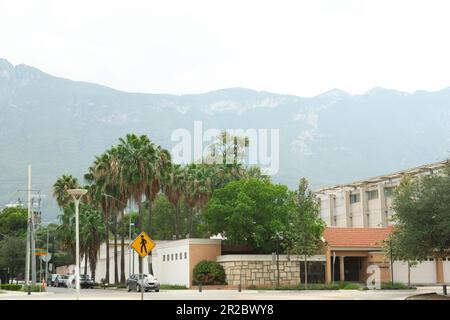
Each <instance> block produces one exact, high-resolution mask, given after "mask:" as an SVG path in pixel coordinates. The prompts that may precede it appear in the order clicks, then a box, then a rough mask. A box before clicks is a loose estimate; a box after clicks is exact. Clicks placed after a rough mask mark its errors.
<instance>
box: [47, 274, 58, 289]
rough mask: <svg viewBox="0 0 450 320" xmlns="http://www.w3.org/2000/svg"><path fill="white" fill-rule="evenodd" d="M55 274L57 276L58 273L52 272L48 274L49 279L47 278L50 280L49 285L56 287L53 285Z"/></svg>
mask: <svg viewBox="0 0 450 320" xmlns="http://www.w3.org/2000/svg"><path fill="white" fill-rule="evenodd" d="M57 276H59V274H57V273H53V274H51V275H50V279H49V280H50V283H49V285H50V286H52V287H56V286H55V280H56V277H57Z"/></svg>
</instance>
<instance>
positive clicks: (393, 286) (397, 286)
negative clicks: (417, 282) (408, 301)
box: [381, 282, 416, 290]
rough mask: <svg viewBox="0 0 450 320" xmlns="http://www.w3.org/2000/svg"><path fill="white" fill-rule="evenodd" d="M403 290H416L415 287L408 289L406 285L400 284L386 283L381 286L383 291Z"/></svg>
mask: <svg viewBox="0 0 450 320" xmlns="http://www.w3.org/2000/svg"><path fill="white" fill-rule="evenodd" d="M401 289H416V288H415V287H408V286H407V285H406V284H403V283H400V282H394V283H393V284H392V283H391V282H384V283H382V284H381V290H401Z"/></svg>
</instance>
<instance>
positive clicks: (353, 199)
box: [350, 193, 361, 203]
mask: <svg viewBox="0 0 450 320" xmlns="http://www.w3.org/2000/svg"><path fill="white" fill-rule="evenodd" d="M360 198H361V195H360V194H359V193H355V194H351V195H350V203H357V202H359V201H360Z"/></svg>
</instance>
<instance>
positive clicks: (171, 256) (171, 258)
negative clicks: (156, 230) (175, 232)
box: [170, 253, 173, 261]
mask: <svg viewBox="0 0 450 320" xmlns="http://www.w3.org/2000/svg"><path fill="white" fill-rule="evenodd" d="M170 260H172V261H173V253H172V254H170Z"/></svg>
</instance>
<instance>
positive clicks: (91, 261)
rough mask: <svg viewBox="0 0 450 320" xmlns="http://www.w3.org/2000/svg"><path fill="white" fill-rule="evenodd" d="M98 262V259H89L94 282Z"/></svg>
mask: <svg viewBox="0 0 450 320" xmlns="http://www.w3.org/2000/svg"><path fill="white" fill-rule="evenodd" d="M96 260H97V259H96V258H94V257H92V256H91V257H90V259H89V266H90V267H91V278H92V281H94V282H95V268H96V264H97V261H96Z"/></svg>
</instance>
